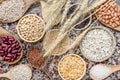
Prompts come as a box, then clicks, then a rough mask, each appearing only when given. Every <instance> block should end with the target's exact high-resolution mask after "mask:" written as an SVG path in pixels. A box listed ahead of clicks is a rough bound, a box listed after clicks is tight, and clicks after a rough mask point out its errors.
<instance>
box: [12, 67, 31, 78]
mask: <svg viewBox="0 0 120 80" xmlns="http://www.w3.org/2000/svg"><path fill="white" fill-rule="evenodd" d="M11 76H12V78H13V80H30V79H31V77H32V71H31V69H30V68H29V67H28V66H27V65H18V66H16V67H14V68H13V69H11Z"/></svg>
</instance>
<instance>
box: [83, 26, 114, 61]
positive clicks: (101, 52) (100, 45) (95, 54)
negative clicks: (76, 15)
mask: <svg viewBox="0 0 120 80" xmlns="http://www.w3.org/2000/svg"><path fill="white" fill-rule="evenodd" d="M114 49H115V39H114V37H113V34H112V33H111V32H110V31H109V30H107V29H106V28H102V27H101V28H100V27H97V28H92V29H91V30H89V31H88V33H87V34H86V35H85V36H84V38H83V39H82V41H81V51H82V53H83V55H84V56H85V57H86V58H87V59H89V60H91V61H95V62H101V61H104V60H106V59H108V58H109V57H111V55H112V53H113V51H114Z"/></svg>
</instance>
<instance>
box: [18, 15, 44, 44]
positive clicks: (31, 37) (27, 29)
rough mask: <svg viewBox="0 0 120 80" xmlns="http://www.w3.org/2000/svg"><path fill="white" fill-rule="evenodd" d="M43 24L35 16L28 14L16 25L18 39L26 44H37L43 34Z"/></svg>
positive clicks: (39, 18) (40, 19)
mask: <svg viewBox="0 0 120 80" xmlns="http://www.w3.org/2000/svg"><path fill="white" fill-rule="evenodd" d="M44 28H45V23H44V21H43V20H42V18H41V17H39V16H37V15H36V14H28V15H25V16H24V17H22V18H21V19H20V20H19V22H18V25H17V32H18V35H19V36H20V38H21V39H22V40H24V41H26V42H30V43H33V42H37V41H39V40H40V39H41V38H42V37H43V35H44V33H45V30H44Z"/></svg>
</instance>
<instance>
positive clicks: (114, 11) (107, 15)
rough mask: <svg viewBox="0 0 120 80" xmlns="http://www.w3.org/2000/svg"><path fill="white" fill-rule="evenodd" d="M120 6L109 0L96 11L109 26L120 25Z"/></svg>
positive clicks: (100, 18) (99, 17)
mask: <svg viewBox="0 0 120 80" xmlns="http://www.w3.org/2000/svg"><path fill="white" fill-rule="evenodd" d="M119 8H120V6H119V5H118V4H117V3H115V2H114V1H112V2H109V3H108V2H107V3H105V4H104V5H102V6H101V9H100V10H99V11H98V12H97V13H96V15H97V18H98V19H99V20H100V21H101V22H103V23H104V24H105V25H107V26H109V27H112V28H114V27H118V26H120V9H119Z"/></svg>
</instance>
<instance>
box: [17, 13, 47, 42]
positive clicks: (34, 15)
mask: <svg viewBox="0 0 120 80" xmlns="http://www.w3.org/2000/svg"><path fill="white" fill-rule="evenodd" d="M29 16H33V17H37V18H38V19H39V20H40V21H41V23H42V25H43V26H42V25H40V26H41V27H42V29H43V32H42V33H41V36H40V37H39V39H37V40H34V41H28V40H26V39H25V38H23V37H22V36H21V34H20V31H19V25H20V23H21V21H22V20H23V19H24V18H26V17H29ZM23 25H24V24H23ZM17 32H18V35H19V36H20V38H21V39H22V40H24V41H26V42H29V43H35V42H38V41H39V40H40V39H41V38H43V36H44V34H45V23H44V21H43V20H42V18H41V17H39V16H37V15H36V14H28V15H25V16H24V17H22V18H21V19H20V20H19V22H18V25H17ZM38 34H40V33H38ZM33 37H34V36H33Z"/></svg>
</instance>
